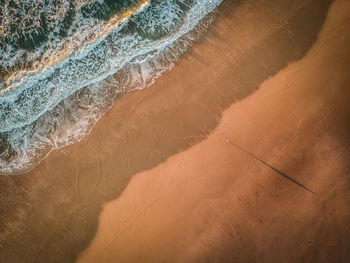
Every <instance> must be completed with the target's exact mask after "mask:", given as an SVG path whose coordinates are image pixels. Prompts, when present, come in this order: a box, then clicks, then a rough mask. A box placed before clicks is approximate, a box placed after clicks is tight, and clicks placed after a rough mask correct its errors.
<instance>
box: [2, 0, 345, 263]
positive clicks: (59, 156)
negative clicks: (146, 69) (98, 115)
mask: <svg viewBox="0 0 350 263" xmlns="http://www.w3.org/2000/svg"><path fill="white" fill-rule="evenodd" d="M330 2H331V1H312V0H309V1H302V0H297V1H292V2H288V3H286V1H282V0H279V1H267V0H266V1H254V0H249V1H248V0H246V1H237V2H234V3H233V1H229V0H227V1H225V2H224V3H223V5H221V6H220V7H219V9H218V14H217V19H216V21H215V23H214V24H213V25H212V27H211V28H210V30H209V31H208V32H207V33H206V34H205V35H204V36H203V37H202V38H201V39H200V41H199V42H197V43H195V45H194V46H193V48H191V49H190V50H189V51H188V52H187V53H186V54H185V55H184V56H183V57H181V58H180V61H179V62H178V63H177V65H176V66H175V68H174V69H173V70H171V71H169V72H167V73H165V74H164V75H163V76H162V77H161V78H160V79H158V80H157V82H156V83H155V85H153V86H152V87H150V88H149V89H146V90H143V91H138V92H133V93H129V94H126V95H124V96H122V97H121V98H118V99H117V101H116V103H115V106H114V107H113V108H112V109H111V110H110V111H109V113H108V114H107V115H106V116H105V117H104V118H103V119H102V120H101V121H100V122H99V123H98V125H97V126H96V127H95V128H94V129H93V131H92V133H91V134H90V135H89V136H88V137H87V138H86V139H85V140H84V141H83V142H81V143H78V144H75V145H72V146H69V147H66V148H64V149H61V150H59V151H56V152H54V153H52V154H51V155H50V156H49V157H48V158H47V159H46V160H44V161H43V162H42V163H41V164H40V165H39V166H38V167H36V168H35V169H34V170H33V171H31V172H30V173H28V174H27V175H25V176H18V177H2V178H0V203H1V206H0V215H1V221H0V231H1V232H0V254H1V258H2V260H5V261H4V262H73V261H75V260H76V259H77V258H78V256H79V254H80V253H81V251H83V250H84V252H83V253H82V254H80V256H79V258H78V262H97V261H98V262H346V260H347V259H348V258H349V252H348V251H349V245H350V244H349V240H348V238H347V237H348V236H349V227H350V226H349V225H350V223H349V222H350V218H349V208H348V207H349V201H350V199H349V194H348V192H349V191H348V189H349V184H348V183H349V178H348V176H349V165H348V163H350V162H349V153H348V145H349V127H348V124H347V123H348V121H347V120H348V117H349V113H350V111H349V107H348V106H347V104H348V103H347V98H348V95H349V90H348V86H349V84H350V82H349V74H348V72H349V71H350V50H349V49H348V46H349V43H350V42H349V41H350V36H349V34H347V30H346V29H347V27H348V26H349V23H350V22H349V15H350V13H349V11H347V10H350V2H349V1H346V0H337V1H335V2H334V3H333V5H332V7H331V9H330V10H328V7H329V5H330ZM326 15H327V20H326V23H325V24H324V21H325V18H326ZM321 28H322V30H321ZM320 30H321V34H320V35H319V32H320ZM315 41H316V42H315ZM310 48H311V49H310ZM223 137H227V138H229V139H230V140H231V141H232V142H233V143H236V144H238V145H239V146H241V147H243V148H244V149H246V150H248V151H249V152H251V153H253V154H255V155H256V156H258V157H259V158H261V159H262V160H264V161H266V162H267V163H269V164H271V165H273V166H274V167H276V168H278V169H279V170H281V171H283V172H284V173H285V174H286V175H288V176H290V177H292V178H294V179H296V180H297V181H298V182H301V183H302V184H303V185H306V186H307V187H309V188H310V189H312V190H313V191H314V192H315V193H317V195H315V194H312V193H310V192H308V191H305V189H303V188H301V187H300V186H298V185H296V184H295V183H292V182H291V181H289V180H286V179H285V178H284V177H281V176H280V175H279V174H276V173H275V172H274V171H272V170H271V169H269V168H267V167H266V166H265V165H263V164H261V163H260V162H259V161H257V160H256V159H254V158H252V157H251V156H249V155H247V154H245V153H244V152H242V151H240V150H239V149H237V147H234V146H232V145H231V144H228V143H227V142H225V141H224V140H223ZM0 261H1V260H0Z"/></svg>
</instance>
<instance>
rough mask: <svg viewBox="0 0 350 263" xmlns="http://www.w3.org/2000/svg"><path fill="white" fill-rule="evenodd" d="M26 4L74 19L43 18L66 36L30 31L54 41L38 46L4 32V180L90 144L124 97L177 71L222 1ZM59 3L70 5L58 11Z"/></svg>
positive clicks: (0, 125) (0, 160)
mask: <svg viewBox="0 0 350 263" xmlns="http://www.w3.org/2000/svg"><path fill="white" fill-rule="evenodd" d="M13 2H15V1H8V6H7V8H8V9H9V5H10V3H13ZM23 2H24V3H32V6H35V7H37V8H38V10H39V11H40V12H39V11H38V12H39V13H40V14H43V15H42V16H44V17H45V16H49V17H50V16H52V13H55V12H56V16H58V15H57V14H58V13H59V12H61V13H64V12H66V13H65V14H67V13H69V10H71V11H70V12H71V13H69V17H70V18H69V19H68V20H67V19H66V21H68V22H66V24H65V23H64V22H63V20H64V17H66V16H67V15H66V16H59V17H60V18H56V16H55V18H53V19H52V21H54V22H52V21H51V20H50V22H47V21H48V19H47V18H46V19H42V20H40V15H39V16H37V17H36V19H39V20H40V21H39V22H38V21H37V22H36V24H35V25H36V26H37V27H38V28H40V27H42V24H43V23H44V22H42V21H46V22H45V23H46V27H48V28H52V31H51V33H52V32H58V33H57V34H56V35H54V34H53V35H51V33H47V32H46V31H45V30H43V29H42V30H43V31H40V30H37V31H35V30H33V29H32V28H31V27H29V29H27V30H29V31H30V32H44V33H45V32H46V33H47V34H48V35H49V36H50V37H47V38H41V37H42V36H41V35H40V36H39V37H38V39H35V38H33V41H32V44H31V45H29V44H28V43H29V42H28V43H26V42H23V41H22V42H21V41H20V40H18V39H19V38H18V39H15V38H6V37H3V36H4V35H5V33H6V32H7V31H9V30H10V29H4V26H2V28H0V30H1V31H0V33H1V35H2V38H1V39H0V47H1V53H0V59H1V71H0V74H1V86H0V173H1V174H14V173H22V172H25V171H27V170H29V169H31V168H32V167H33V166H34V165H36V164H37V163H38V162H39V161H40V160H42V159H43V158H44V157H45V156H47V155H48V154H49V153H50V152H51V151H52V150H53V149H58V148H61V147H63V146H66V145H68V144H71V143H73V142H76V141H79V140H81V139H83V138H84V136H85V135H86V134H87V133H88V132H89V131H90V130H91V128H92V127H93V126H94V125H95V124H96V122H97V121H98V120H99V119H100V118H101V117H102V116H103V115H104V114H105V112H106V111H107V110H108V108H109V107H110V106H111V105H112V104H113V101H114V100H115V98H116V97H117V96H118V95H119V94H121V93H123V92H129V91H133V90H136V89H143V88H146V87H148V86H150V85H151V84H152V83H153V82H154V81H155V79H156V78H157V77H159V76H160V75H161V74H162V73H163V72H164V71H165V70H167V69H170V68H171V67H172V66H173V64H174V62H175V61H176V60H177V59H178V57H179V56H180V55H181V54H182V53H183V52H184V51H185V50H186V49H187V48H188V47H189V46H190V45H191V44H192V42H193V41H194V40H195V39H196V38H197V37H198V36H199V35H200V33H201V32H203V31H204V30H205V29H206V28H207V26H208V25H209V24H210V22H211V21H212V19H213V15H208V14H209V13H211V12H212V11H213V10H214V9H215V8H216V6H217V5H218V4H220V2H221V0H167V1H165V0H155V1H132V0H129V1H128V0H125V1H109V0H104V1H103V0H102V1H84V4H83V3H82V2H80V1H66V0H60V1H59V0H56V1H54V0H46V1H34V0H32V1H22V3H23ZM53 2H55V3H56V4H57V3H58V2H60V3H61V2H64V3H66V5H63V4H61V5H59V6H60V9H59V10H60V11H55V12H54V11H53V10H54V9H53V8H49V7H51V6H52V5H53V6H54V5H55V4H53ZM72 2H74V3H73V5H72V4H71V3H72ZM114 2H118V4H119V5H118V6H117V5H116V4H113V3H114ZM35 3H40V4H41V5H39V4H37V6H36V5H34V4H35ZM64 6H65V8H64ZM39 7H40V8H39ZM62 8H63V9H62ZM42 9H43V11H42ZM33 10H36V9H35V8H33ZM72 10H73V11H72ZM33 12H34V11H33ZM3 13H4V12H2V14H3ZM8 13H9V12H8V10H7V14H8ZM0 14H1V12H0ZM47 14H49V15H47ZM62 17H63V18H62ZM0 18H1V19H2V20H4V15H2V16H0ZM55 19H56V20H55ZM60 19H61V20H60ZM62 19H63V20H62ZM6 23H7V24H6ZM6 23H5V25H8V24H9V23H10V22H8V21H7V22H6ZM13 23H18V22H16V21H15V22H13ZM45 23H44V24H45ZM51 24H52V26H51ZM49 25H50V26H49ZM32 27H34V25H32ZM9 28H10V26H9ZM62 28H63V29H62ZM6 30H7V31H6ZM31 30H32V31H31ZM60 30H61V31H60ZM62 30H63V31H62ZM10 31H11V30H10ZM85 31H87V32H85ZM20 32H22V31H20ZM59 32H62V36H60V35H59ZM81 32H85V33H84V34H83V36H80V33H81ZM96 32H97V33H96ZM22 33H23V32H22ZM46 33H45V34H46ZM11 34H13V33H11ZM23 34H24V33H23ZM26 34H28V33H26ZM18 35H19V33H18ZM11 41H12V42H11ZM16 41H17V42H18V43H19V44H18V43H17V42H16ZM56 42H57V44H56V45H54V44H53V43H56ZM16 43H17V44H16ZM21 43H22V44H21ZM16 45H17V46H16ZM20 45H22V46H20ZM23 45H29V46H28V47H26V46H23ZM10 46H11V47H12V48H11V47H10ZM9 47H10V48H9ZM14 47H15V48H14ZM21 54H25V55H21ZM33 54H35V55H33ZM21 61H22V62H23V61H25V62H23V63H22V62H21Z"/></svg>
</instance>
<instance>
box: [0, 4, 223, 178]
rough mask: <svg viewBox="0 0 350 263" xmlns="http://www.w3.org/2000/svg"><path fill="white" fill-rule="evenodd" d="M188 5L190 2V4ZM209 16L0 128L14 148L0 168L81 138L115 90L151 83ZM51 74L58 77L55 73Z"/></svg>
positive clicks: (26, 163) (24, 163)
mask: <svg viewBox="0 0 350 263" xmlns="http://www.w3.org/2000/svg"><path fill="white" fill-rule="evenodd" d="M207 2H210V6H211V8H210V9H205V12H203V10H202V9H199V10H198V11H197V13H193V14H192V16H195V17H196V20H194V21H197V22H196V23H193V21H192V20H191V21H192V23H190V24H189V22H188V21H187V20H189V19H192V17H191V16H190V15H188V16H187V17H186V21H185V23H187V24H189V25H187V26H186V27H185V26H182V27H181V28H182V30H184V28H186V31H182V32H188V31H190V30H191V29H193V27H194V26H195V25H196V24H197V23H198V22H199V18H201V19H202V18H203V17H204V16H205V15H206V14H207V13H209V12H210V11H212V10H213V9H214V7H215V6H216V5H214V1H207ZM217 2H218V1H217ZM194 7H196V6H195V5H194V6H193V8H194ZM197 8H199V7H197ZM199 11H200V12H203V13H201V14H202V15H201V16H200V17H198V12H199ZM212 18H213V17H212V16H208V17H206V19H205V20H203V21H202V22H201V23H200V24H199V25H198V26H197V27H196V28H195V30H193V31H192V32H191V33H190V34H186V35H184V33H183V34H182V37H181V38H179V35H178V32H175V33H173V35H174V36H177V39H175V38H174V36H173V38H172V41H169V38H168V37H167V38H165V40H166V41H163V42H160V43H163V45H159V46H158V48H156V49H154V48H153V49H149V52H143V53H142V54H140V55H138V56H136V57H135V56H134V57H132V59H130V60H129V61H128V62H127V63H126V62H125V63H124V64H123V67H122V69H120V70H118V71H117V73H114V75H110V76H109V77H107V78H105V79H104V80H99V81H98V82H95V83H93V84H90V85H88V86H87V87H86V88H84V89H81V90H80V91H76V92H71V93H73V94H71V95H70V96H69V97H67V94H66V93H65V92H62V93H61V94H60V96H61V98H62V97H64V96H65V97H67V98H66V99H65V100H63V101H61V102H58V104H57V105H56V106H55V107H54V106H53V109H52V110H51V111H48V112H46V113H45V114H44V115H42V116H41V117H39V118H38V119H37V120H35V121H34V122H32V123H30V124H28V125H25V126H22V127H18V128H15V129H12V130H11V131H9V132H5V134H6V135H7V136H8V139H7V141H8V143H9V144H10V146H11V147H10V148H11V149H12V150H13V151H14V152H16V154H15V155H14V157H13V158H12V159H11V160H4V159H0V173H1V174H13V173H21V172H24V171H27V170H29V169H31V168H32V167H34V166H35V165H36V164H37V163H38V162H39V161H40V160H42V159H43V158H45V156H47V154H49V153H50V152H51V151H52V150H54V149H58V148H61V147H64V146H66V145H68V144H71V143H74V142H77V141H79V140H81V139H83V138H84V136H86V134H88V133H89V131H90V130H91V128H92V127H93V126H94V125H95V124H96V123H97V121H98V120H99V119H100V118H101V117H102V116H103V115H104V114H105V112H106V111H107V110H108V108H109V107H110V106H111V105H112V104H113V101H114V99H115V98H116V96H117V95H118V94H120V93H122V92H130V91H133V90H137V89H143V88H146V87H148V86H150V85H152V83H153V82H154V81H155V79H156V78H158V77H159V76H160V75H161V74H162V73H163V72H164V71H165V70H168V69H170V68H172V66H173V63H174V62H175V61H176V60H177V59H178V58H179V56H180V55H181V54H182V53H183V52H184V51H185V50H186V49H187V48H188V46H190V45H191V44H192V42H193V41H194V40H195V39H196V38H197V36H198V35H199V34H200V33H201V32H202V31H204V30H205V29H206V28H207V26H208V25H209V23H210V22H211V21H212ZM112 37H113V36H111V38H112ZM115 37H117V39H115V41H116V42H118V34H116V35H115ZM129 53H130V52H129ZM129 57H130V56H129ZM130 58H131V57H130ZM110 59H113V58H110ZM57 77H58V78H59V75H58V76H57ZM101 79H102V77H101ZM59 83H63V82H59ZM48 86H50V85H48ZM43 88H45V86H44V87H43ZM55 92H58V91H55ZM29 98H30V97H29Z"/></svg>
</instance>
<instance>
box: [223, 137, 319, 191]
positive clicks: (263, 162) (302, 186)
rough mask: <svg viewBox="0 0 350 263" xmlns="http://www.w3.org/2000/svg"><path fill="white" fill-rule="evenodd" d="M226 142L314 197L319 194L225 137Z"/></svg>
mask: <svg viewBox="0 0 350 263" xmlns="http://www.w3.org/2000/svg"><path fill="white" fill-rule="evenodd" d="M224 140H225V142H227V143H229V144H231V145H232V146H234V147H236V148H238V149H239V150H241V151H242V152H245V153H246V154H248V155H250V156H251V157H253V158H254V159H256V160H258V161H259V162H261V163H262V164H264V165H265V166H267V167H269V168H270V169H272V170H273V171H274V172H276V173H278V174H279V175H281V176H283V177H284V178H286V179H287V180H289V181H291V182H292V183H294V184H296V185H298V186H300V187H301V188H303V189H305V190H307V191H309V192H310V193H313V194H314V195H317V193H315V192H314V191H312V190H311V189H310V188H308V187H306V186H305V185H303V184H302V183H300V182H298V181H297V180H295V179H294V178H292V177H290V176H288V175H286V174H285V173H283V172H281V171H280V170H278V169H277V168H275V167H273V166H272V165H270V164H268V163H267V162H265V161H263V160H261V159H260V158H259V157H257V156H255V155H254V154H252V153H250V152H248V151H247V150H245V149H243V148H242V147H240V146H239V145H237V144H235V143H233V142H231V141H230V140H229V139H227V138H226V137H224Z"/></svg>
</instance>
